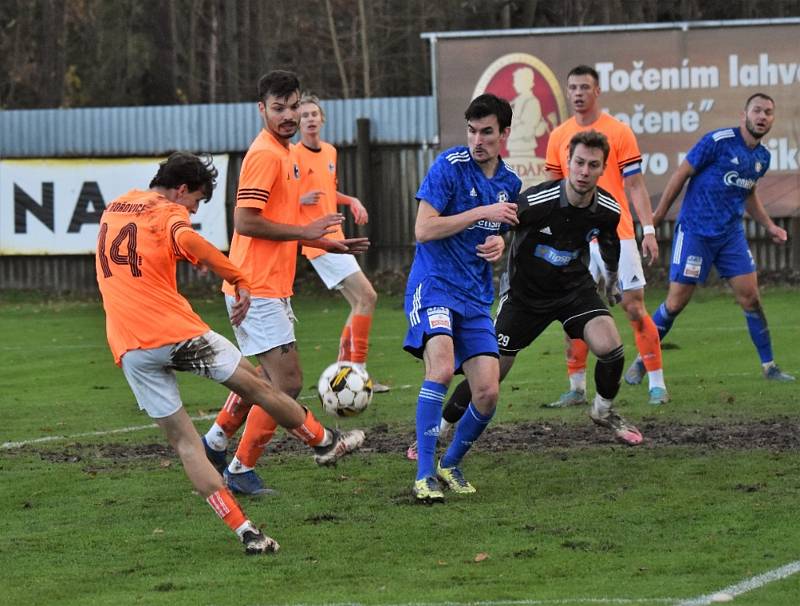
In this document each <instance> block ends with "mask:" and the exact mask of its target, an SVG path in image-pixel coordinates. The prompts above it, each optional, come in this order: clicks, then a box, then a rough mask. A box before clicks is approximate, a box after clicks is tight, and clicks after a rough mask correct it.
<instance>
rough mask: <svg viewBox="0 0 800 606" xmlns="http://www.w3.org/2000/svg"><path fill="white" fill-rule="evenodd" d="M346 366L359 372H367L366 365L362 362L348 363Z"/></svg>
mask: <svg viewBox="0 0 800 606" xmlns="http://www.w3.org/2000/svg"><path fill="white" fill-rule="evenodd" d="M347 365H348V366H350V367H351V368H355V369H356V370H360V371H361V372H367V365H366V364H363V363H362V362H348V363H347Z"/></svg>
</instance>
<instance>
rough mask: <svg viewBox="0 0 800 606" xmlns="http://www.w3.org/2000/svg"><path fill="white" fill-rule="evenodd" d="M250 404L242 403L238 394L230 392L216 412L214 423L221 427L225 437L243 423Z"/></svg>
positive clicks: (237, 429) (234, 431) (230, 435)
mask: <svg viewBox="0 0 800 606" xmlns="http://www.w3.org/2000/svg"><path fill="white" fill-rule="evenodd" d="M251 406H252V405H251V404H243V403H242V398H241V397H240V396H239V394H237V393H234V392H230V393H229V394H228V399H227V400H225V405H224V406H223V407H222V410H220V411H219V413H218V414H217V420H216V423H217V425H219V426H220V427H221V428H222V431H224V432H225V435H226V436H227V437H229V438H230V437H232V436H233V434H235V433H236V432H237V431H239V428H240V427H241V426H242V425H243V424H244V420H245V419H246V418H247V413H248V411H249V410H250V407H251Z"/></svg>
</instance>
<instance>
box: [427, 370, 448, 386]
mask: <svg viewBox="0 0 800 606" xmlns="http://www.w3.org/2000/svg"><path fill="white" fill-rule="evenodd" d="M425 380H426V381H433V382H434V383H439V384H440V385H450V382H451V381H452V380H453V370H452V368H445V367H444V366H441V367H437V368H430V369H428V372H426V373H425Z"/></svg>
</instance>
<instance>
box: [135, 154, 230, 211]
mask: <svg viewBox="0 0 800 606" xmlns="http://www.w3.org/2000/svg"><path fill="white" fill-rule="evenodd" d="M216 179H217V169H216V168H214V164H213V163H212V158H211V155H210V154H200V155H199V156H196V155H195V154H190V153H188V152H173V153H172V154H170V156H169V158H167V159H166V160H164V161H163V162H161V163H160V164H159V165H158V172H157V173H156V176H155V177H153V180H152V181H150V187H151V188H152V187H166V188H167V189H177V188H178V187H180V186H181V185H186V187H188V188H189V191H190V192H195V191H198V190H202V192H203V196H204V197H205V199H206V201H208V200H210V199H211V194H212V192H213V191H214V186H215V185H216Z"/></svg>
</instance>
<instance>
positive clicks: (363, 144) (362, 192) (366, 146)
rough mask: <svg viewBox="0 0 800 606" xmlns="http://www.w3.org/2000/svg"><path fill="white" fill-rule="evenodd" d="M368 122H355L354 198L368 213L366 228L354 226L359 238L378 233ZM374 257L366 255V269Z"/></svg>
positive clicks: (366, 120) (365, 119)
mask: <svg viewBox="0 0 800 606" xmlns="http://www.w3.org/2000/svg"><path fill="white" fill-rule="evenodd" d="M369 131H370V120H369V118H358V119H357V120H356V196H357V197H358V199H359V200H361V203H362V204H363V205H364V206H365V207H366V209H367V212H368V213H369V223H368V224H367V226H363V225H358V226H356V233H357V234H358V235H359V236H369V235H370V234H372V235H373V236H374V235H376V234H377V233H378V226H379V219H378V217H377V214H378V213H377V208H376V205H375V204H373V200H372V199H371V196H370V194H371V192H370V186H369V184H370V161H371V156H372V153H371V150H370V133H369ZM374 257H375V255H374V254H372V253H371V252H368V253H367V257H366V259H365V264H366V265H367V267H372V263H373V259H374Z"/></svg>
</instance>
